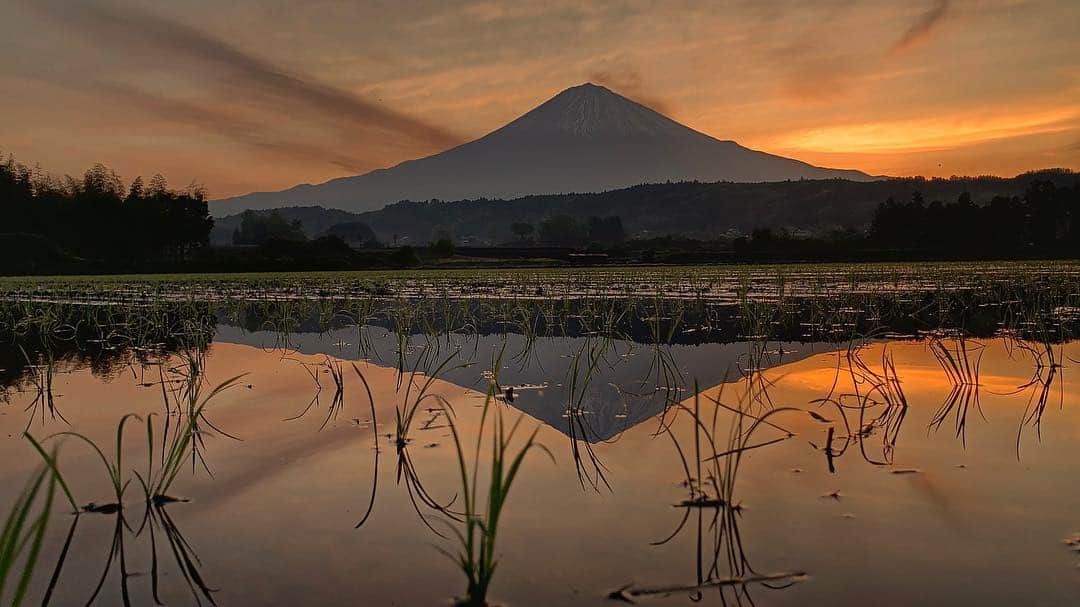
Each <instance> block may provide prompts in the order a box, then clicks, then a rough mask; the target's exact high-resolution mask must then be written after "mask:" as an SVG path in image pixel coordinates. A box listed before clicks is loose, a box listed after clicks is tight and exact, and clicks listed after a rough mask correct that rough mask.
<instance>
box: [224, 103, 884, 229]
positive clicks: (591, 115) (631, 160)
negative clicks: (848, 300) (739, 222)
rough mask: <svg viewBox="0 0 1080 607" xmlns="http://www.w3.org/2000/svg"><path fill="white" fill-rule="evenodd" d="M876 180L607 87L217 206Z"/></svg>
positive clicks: (371, 203)
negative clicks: (448, 140)
mask: <svg viewBox="0 0 1080 607" xmlns="http://www.w3.org/2000/svg"><path fill="white" fill-rule="evenodd" d="M804 178H805V179H828V178H843V179H851V180H859V181H865V180H870V179H872V178H871V177H870V176H868V175H866V174H865V173H862V172H859V171H849V170H835V169H824V168H819V167H815V166H812V165H810V164H807V163H805V162H801V161H798V160H792V159H790V158H784V157H781V156H775V155H772V154H766V153H764V152H759V151H756V150H751V149H748V148H745V147H742V146H740V145H739V144H737V143H735V142H734V141H721V140H718V139H714V138H712V137H709V136H708V135H705V134H704V133H700V132H698V131H695V130H693V129H690V128H687V127H685V126H683V125H681V124H679V123H678V122H675V121H674V120H671V119H670V118H667V117H666V116H663V115H662V114H659V113H657V112H655V111H653V110H651V109H649V108H647V107H645V106H643V105H640V104H638V103H635V102H633V101H631V100H629V99H627V98H625V97H622V96H620V95H618V94H616V93H614V92H612V91H610V90H608V89H606V88H604V87H601V86H596V85H593V84H583V85H581V86H576V87H573V88H570V89H567V90H565V91H563V92H561V93H559V94H558V95H556V96H555V97H553V98H551V99H550V100H548V101H546V102H545V103H543V104H541V105H540V106H539V107H537V108H535V109H533V110H532V111H530V112H528V113H527V114H525V115H523V116H521V117H520V118H518V119H516V120H514V121H513V122H511V123H509V124H507V125H506V126H504V127H502V128H500V129H498V130H496V131H493V132H492V133H489V134H488V135H485V136H484V137H481V138H480V139H477V140H475V141H472V142H470V143H466V144H464V145H460V146H458V147H455V148H452V149H450V150H447V151H445V152H442V153H439V154H435V155H433V156H428V157H426V158H422V159H419V160H411V161H408V162H403V163H401V164H399V165H397V166H395V167H392V168H389V169H379V170H377V171H372V172H370V173H366V174H364V175H358V176H355V177H344V178H340V179H334V180H332V181H328V182H326V183H323V184H320V185H310V184H305V185H300V186H296V187H294V188H291V189H288V190H285V191H282V192H260V193H254V194H248V195H245V196H239V197H236V198H230V199H225V200H220V201H216V202H214V203H212V204H211V211H212V213H213V214H214V215H215V216H224V215H229V214H232V213H237V212H240V211H242V210H244V209H262V208H278V207H284V206H298V205H322V206H325V207H333V208H339V209H346V210H349V211H368V210H374V209H378V208H381V207H383V206H384V205H386V204H389V203H393V202H397V201H399V200H428V199H431V198H439V199H442V200H460V199H469V198H515V197H520V196H526V195H529V194H557V193H569V192H601V191H605V190H610V189H615V188H620V187H626V186H630V185H636V184H641V183H657V182H665V181H688V180H697V181H737V182H763V181H784V180H789V179H804Z"/></svg>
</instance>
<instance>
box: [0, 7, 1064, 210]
mask: <svg viewBox="0 0 1080 607" xmlns="http://www.w3.org/2000/svg"><path fill="white" fill-rule="evenodd" d="M1078 22H1080V4H1077V3H1076V2H1073V1H1070V0H1044V1H1033V2H1016V1H1014V0H987V1H982V2H976V1H974V0H971V1H963V0H954V1H948V0H920V1H919V2H911V3H896V2H885V1H875V2H865V3H857V4H852V3H847V2H834V1H827V2H820V3H812V4H802V3H793V4H792V5H790V6H785V7H784V8H783V9H781V8H780V7H778V6H774V3H764V4H763V3H758V2H728V3H722V4H721V5H719V6H715V7H707V8H706V7H703V6H699V5H696V4H687V5H670V4H665V5H663V6H662V7H657V6H654V5H653V4H652V3H647V2H638V1H631V2H620V3H608V2H568V1H561V0H560V1H555V2H548V3H544V4H543V5H542V6H537V5H529V4H523V3H498V2H474V1H455V2H449V3H440V4H433V5H416V6H413V5H409V6H401V5H400V4H399V3H390V4H386V5H367V4H363V3H318V4H315V5H310V4H308V3H301V2H292V1H289V2H280V3H275V4H274V5H273V7H272V8H271V7H269V6H267V5H265V4H264V3H256V2H252V1H241V2H234V3H230V4H229V6H228V8H222V7H221V6H220V5H219V4H218V3H214V2H209V1H207V0H197V1H194V2H186V3H183V4H182V5H174V4H168V3H162V2H153V1H150V0H130V1H124V2H121V1H119V0H116V1H108V2H97V3H93V6H90V5H87V4H86V3H81V2H66V1H64V0H45V1H33V2H31V1H29V0H17V1H16V2H14V3H13V5H12V6H10V7H8V8H7V9H6V10H5V19H4V20H3V22H2V23H0V39H2V40H3V43H2V44H4V45H6V48H5V51H6V52H4V53H3V54H0V86H2V87H3V90H4V91H5V95H4V96H3V98H2V99H0V112H2V113H3V115H4V116H5V119H4V120H3V121H2V122H0V150H2V151H3V152H4V153H14V154H16V155H17V156H19V157H24V158H34V159H40V160H41V161H42V163H43V164H45V165H46V166H44V168H45V169H48V170H51V171H55V172H58V173H64V172H68V173H79V172H81V171H82V170H83V169H85V167H86V166H88V165H89V164H91V163H92V162H96V161H102V162H104V163H106V164H107V165H109V166H111V167H114V168H115V169H116V170H117V171H118V172H119V173H120V174H121V175H122V176H124V177H126V178H129V179H130V178H132V177H134V176H135V175H138V174H145V173H152V172H155V171H156V170H163V171H164V172H165V173H166V174H167V176H168V177H169V178H170V180H171V181H172V182H174V183H186V182H188V181H190V180H192V179H197V180H199V181H201V182H204V183H205V184H206V185H207V186H208V187H209V189H210V194H211V196H212V197H216V196H227V195H232V194H239V193H244V192H247V191H252V190H269V189H276V188H281V187H287V186H290V185H294V184H296V183H305V182H308V183H316V182H321V181H325V180H327V179H330V178H333V177H339V176H344V175H352V174H357V173H360V172H364V171H368V170H371V169H375V168H380V167H385V166H390V165H393V164H396V163H398V162H401V161H404V160H408V159H412V158H417V157H421V156H425V155H428V154H431V153H434V152H438V151H440V150H443V149H446V148H448V147H451V146H453V145H455V144H457V143H462V142H465V141H468V140H471V139H473V138H476V137H478V136H481V135H483V134H485V133H487V132H489V131H491V130H493V129H495V128H498V127H499V126H501V125H503V124H505V123H506V122H507V121H509V120H511V119H513V118H515V117H517V116H519V115H521V114H523V113H525V112H526V111H528V110H529V109H531V108H532V107H534V106H535V105H536V104H538V103H540V102H542V101H544V100H545V99H547V98H549V97H551V96H552V95H553V94H555V93H557V92H558V91H560V90H562V89H564V88H566V87H569V86H573V85H576V84H579V83H581V82H585V81H594V82H597V83H600V84H604V85H606V86H608V87H609V88H611V89H613V90H615V91H618V92H620V93H622V94H624V95H626V96H628V97H631V98H634V99H637V100H638V101H640V102H642V103H644V104H646V105H649V106H651V107H653V108H655V109H657V110H658V111H661V112H663V113H665V114H667V115H669V116H671V117H672V118H674V119H676V120H679V121H681V122H683V123H685V124H687V125H689V126H691V127H693V128H695V129H698V130H700V131H702V132H705V133H707V134H709V135H712V136H714V137H716V138H719V139H732V140H735V141H738V142H739V143H742V144H743V145H747V146H749V147H753V148H756V149H762V150H765V151H769V152H775V153H779V154H785V155H788V156H793V157H795V158H799V159H802V160H806V161H809V162H813V163H817V164H822V165H825V166H834V167H838V168H855V169H861V170H864V171H866V172H869V173H872V174H889V175H913V174H923V175H928V176H929V175H951V174H964V173H974V174H985V173H993V174H1002V175H1013V174H1016V173H1019V172H1022V171H1027V170H1032V169H1038V168H1044V167H1048V166H1059V167H1066V168H1073V169H1076V168H1080V106H1078V105H1077V103H1076V99H1077V98H1080V60H1078V59H1077V58H1078V57H1080V41H1078V37H1077V36H1076V31H1075V24H1076V23H1078ZM91 117H92V118H91Z"/></svg>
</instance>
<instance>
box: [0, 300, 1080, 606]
mask: <svg viewBox="0 0 1080 607" xmlns="http://www.w3.org/2000/svg"><path fill="white" fill-rule="evenodd" d="M684 341H685V340H684ZM197 358H198V360H199V364H200V365H201V378H200V382H201V383H202V384H203V385H204V386H205V390H204V392H203V393H204V394H205V393H208V392H209V390H210V389H212V388H213V387H215V386H217V385H218V384H220V383H222V382H224V381H226V380H228V379H230V378H233V377H236V376H241V377H240V379H238V380H237V381H236V382H235V383H234V384H233V385H231V387H229V388H228V389H226V390H224V391H223V392H221V393H220V394H217V395H216V396H214V397H213V398H212V399H211V400H210V401H209V402H208V404H207V407H206V409H205V421H206V423H205V424H203V425H202V426H201V427H200V430H199V433H198V440H197V444H198V455H197V456H191V455H189V456H188V457H187V458H186V459H185V462H184V465H183V467H182V468H183V470H182V472H180V473H179V475H178V476H177V478H176V481H175V483H173V484H172V485H171V486H170V487H169V490H168V495H169V497H171V498H177V499H178V500H182V501H175V502H174V501H169V502H168V503H164V502H163V503H160V504H156V505H155V506H154V507H151V508H147V507H146V506H145V505H144V503H143V501H142V493H141V492H140V490H139V488H138V486H137V485H138V483H139V481H138V479H137V478H136V477H135V476H134V473H135V472H139V471H142V470H144V469H145V468H146V466H147V452H148V444H147V443H148V438H147V434H146V430H145V425H144V424H143V423H142V422H143V420H145V419H147V418H148V417H150V418H151V419H154V420H155V423H156V425H155V428H156V429H157V432H158V434H156V435H155V438H152V439H151V443H150V444H151V445H152V446H153V451H154V452H155V453H158V452H159V449H161V446H160V442H161V436H162V435H161V429H162V428H163V424H164V421H165V419H166V418H169V417H171V418H174V419H175V418H176V417H177V416H176V414H175V413H173V414H171V415H169V414H167V413H166V410H165V405H164V404H163V403H164V402H165V401H167V400H168V399H169V398H171V397H170V396H169V394H172V391H173V390H175V389H177V386H178V385H180V384H182V379H181V378H182V377H183V376H182V371H181V370H182V369H183V368H184V366H185V365H187V364H189V359H188V358H185V355H184V354H183V353H180V352H175V351H172V352H168V351H166V352H157V353H147V354H146V355H145V356H140V355H137V354H136V355H132V356H129V357H126V358H123V359H122V361H121V362H117V361H113V362H112V363H110V364H101V363H99V364H95V363H94V359H93V357H81V356H63V357H62V356H58V357H57V358H56V359H55V360H53V362H52V363H51V364H50V365H49V366H50V367H51V368H50V370H49V373H48V378H49V380H50V381H49V390H48V392H51V399H50V398H43V393H42V390H40V389H39V386H40V385H42V383H44V380H41V382H40V383H39V380H38V379H36V378H44V377H46V376H45V374H44V372H43V371H40V370H38V371H35V367H33V366H28V367H27V369H26V370H23V371H21V372H23V373H26V374H29V377H27V376H24V377H23V378H22V379H20V380H19V381H15V382H11V383H9V385H8V388H7V390H6V392H5V393H4V395H5V396H4V398H5V400H6V402H4V403H2V404H0V461H2V462H4V464H3V466H0V504H4V505H6V504H10V503H13V501H14V500H15V497H16V496H17V494H18V492H19V490H20V489H21V488H22V487H23V485H24V482H25V479H26V478H28V477H29V475H30V474H31V473H32V472H33V471H34V470H36V469H38V468H40V466H41V458H40V457H39V456H38V455H37V454H36V453H35V452H34V450H33V448H32V447H31V445H30V444H29V441H27V440H26V439H25V438H24V437H23V432H24V431H28V432H29V433H30V434H32V435H33V436H34V437H36V438H38V439H39V440H44V441H45V443H44V444H45V445H46V446H53V445H58V446H59V466H60V469H61V471H62V473H63V475H64V477H65V479H66V480H67V482H68V483H69V485H70V488H71V491H72V493H73V495H74V496H75V498H76V500H77V502H78V504H79V505H80V506H84V505H86V504H89V503H93V504H95V505H98V506H101V505H107V504H110V503H111V502H113V501H115V499H114V497H113V496H114V493H113V489H112V487H111V485H110V483H109V475H108V472H107V471H106V469H105V467H104V466H103V464H102V461H101V460H100V459H99V458H98V455H97V454H96V453H95V452H94V451H93V449H92V448H91V447H90V446H89V445H88V444H87V443H85V442H84V441H82V440H81V439H79V438H76V437H74V436H57V437H54V438H49V439H46V437H48V436H50V435H53V434H55V433H58V432H64V431H69V430H70V431H74V432H78V433H80V434H82V435H84V436H85V437H86V438H88V439H90V440H91V441H93V442H95V443H96V444H98V445H101V448H102V450H103V451H104V453H105V456H106V459H109V460H110V461H113V457H114V454H115V451H116V445H115V441H116V430H117V425H118V423H119V422H120V420H121V418H122V417H123V416H124V415H126V414H130V413H135V414H138V415H139V416H140V419H139V420H129V426H128V428H127V431H126V433H125V435H124V440H123V443H122V445H121V451H122V453H123V460H122V464H121V465H120V466H119V467H118V469H119V471H120V474H121V475H122V476H123V478H127V479H131V480H130V482H131V483H132V484H131V485H129V487H128V490H127V491H126V492H125V498H124V502H125V503H124V508H123V510H121V511H119V512H116V511H113V510H114V509H111V508H104V510H105V511H104V512H85V513H83V514H81V515H80V516H77V517H76V516H74V515H72V514H71V510H72V509H71V507H70V506H69V505H68V504H67V503H66V502H65V501H64V500H58V501H57V502H56V503H55V504H54V507H53V509H54V511H55V516H54V517H53V518H52V519H51V520H50V524H49V531H48V534H47V538H46V541H45V543H44V547H43V550H42V554H41V556H40V559H39V563H40V564H39V566H38V569H37V571H36V573H35V576H34V580H33V587H32V591H31V592H30V596H31V597H42V596H46V597H47V602H48V603H49V604H53V605H83V604H87V603H88V602H89V601H93V602H94V604H99V605H119V604H131V605H148V604H153V602H154V601H155V600H157V601H159V602H161V603H164V604H168V605H188V604H218V605H241V606H243V605H252V606H253V605H340V604H356V605H448V604H451V603H452V602H453V601H454V600H455V598H458V597H462V596H463V595H464V594H465V592H466V576H465V573H464V572H463V571H462V569H461V567H459V565H458V564H457V563H455V562H454V561H453V560H451V559H450V558H448V556H447V555H446V554H444V553H443V551H448V552H450V553H451V554H456V553H457V551H458V550H459V549H460V544H459V542H458V541H457V539H456V536H455V533H456V530H461V529H462V528H463V523H462V519H463V518H464V517H463V516H462V512H463V507H464V504H463V502H464V493H465V490H464V489H463V487H462V481H461V467H460V466H459V460H458V451H457V449H456V447H455V446H456V443H455V440H454V435H453V433H452V432H451V430H452V427H451V424H453V429H456V431H457V433H458V435H459V436H460V437H461V443H462V444H463V447H464V449H463V450H464V453H465V457H466V460H467V467H471V466H472V463H473V459H474V457H475V449H476V437H477V435H478V434H479V433H480V429H481V416H482V415H483V414H484V412H485V411H486V412H487V415H486V417H484V426H483V427H484V431H485V435H484V436H485V437H489V436H490V431H491V428H492V421H493V420H494V419H495V418H496V417H500V418H501V419H502V420H504V421H505V422H506V424H507V426H510V425H512V424H513V423H514V422H516V421H518V420H519V419H520V420H521V424H522V425H521V427H520V428H519V429H518V433H517V434H516V435H515V437H514V439H513V441H511V449H510V450H511V453H512V454H513V453H516V449H517V448H518V447H520V445H521V444H522V443H523V441H524V439H525V438H527V437H528V435H529V434H530V433H531V432H533V431H534V430H536V438H535V440H536V442H537V443H538V444H539V445H542V448H534V449H532V450H530V451H529V452H528V453H527V454H526V456H525V459H524V463H523V464H522V468H521V470H520V472H519V474H518V475H517V476H516V478H515V480H514V481H513V483H512V486H511V488H510V490H509V494H508V499H507V502H506V506H505V510H504V511H503V513H502V517H501V519H500V521H499V524H498V535H497V543H496V556H497V558H498V566H497V569H496V573H495V575H494V577H493V581H492V586H491V589H490V592H489V594H488V599H489V601H490V602H492V603H493V604H503V605H511V606H513V605H608V604H622V603H625V602H627V601H631V602H634V603H646V604H657V605H677V604H686V603H692V602H702V603H706V604H716V605H721V604H756V605H808V604H823V605H824V604H828V605H854V604H875V605H913V604H948V605H990V604H1024V605H1065V604H1075V603H1076V602H1077V601H1078V600H1080V552H1078V551H1077V537H1078V536H1077V534H1078V533H1080V483H1077V479H1078V478H1080V402H1078V401H1080V385H1078V384H1077V382H1076V378H1075V373H1076V371H1075V369H1076V368H1077V365H1078V363H1077V362H1076V361H1077V360H1080V344H1078V343H1077V342H1075V341H1069V340H1067V339H1066V340H1051V341H1046V342H1039V341H1038V340H1031V339H1026V340H1020V339H1017V338H1015V337H1012V336H1008V335H987V336H981V337H966V338H964V339H963V340H960V339H957V338H956V337H955V336H948V335H946V336H934V335H921V336H915V337H908V338H898V337H892V338H888V337H878V338H876V339H854V340H847V341H843V342H840V341H834V342H830V343H823V342H818V343H814V342H801V341H799V340H797V339H793V338H790V337H786V338H783V339H776V340H752V341H747V340H741V341H740V340H738V339H735V340H728V341H726V342H725V341H723V340H701V343H681V344H679V343H667V344H664V345H656V344H650V343H643V340H634V339H629V338H623V339H619V338H610V337H603V336H599V335H590V334H588V333H585V334H576V335H546V336H528V335H522V334H520V333H513V332H501V333H500V332H491V333H487V334H480V333H476V334H472V335H459V334H454V333H446V334H442V335H428V336H425V335H419V336H416V335H413V336H407V338H403V336H401V335H398V334H396V333H394V332H393V331H392V330H391V329H388V328H384V327H380V326H376V325H370V324H369V325H363V324H362V325H361V326H360V327H359V328H358V327H356V326H345V327H336V328H331V329H330V330H321V331H311V332H304V331H295V332H292V333H291V334H289V335H287V336H284V337H283V336H282V335H281V333H280V332H277V331H272V330H259V329H258V327H257V326H255V327H252V326H248V327H246V328H245V327H243V326H242V323H237V322H232V321H227V320H223V319H221V318H219V319H218V320H217V321H216V323H215V326H214V327H213V340H212V342H211V343H209V345H206V346H205V347H204V348H203V349H202V351H201V352H200V353H199V354H198V355H197ZM354 365H355V369H354V368H353V367H354ZM414 369H415V370H416V371H415V373H414V372H413V370H414ZM339 373H340V376H338V374H339ZM361 376H362V378H363V380H362V379H361ZM433 376H434V377H433ZM335 377H340V379H339V380H336V379H335ZM429 378H431V379H432V381H431V384H430V386H428V388H427V389H426V390H425V391H424V392H423V393H424V394H425V395H426V398H425V399H423V401H422V402H421V403H420V404H419V406H417V407H416V413H415V417H414V419H413V420H412V421H411V424H410V426H409V431H408V439H407V441H406V442H405V443H404V444H400V445H399V444H398V442H397V440H396V434H397V422H396V421H395V420H396V419H397V416H399V415H400V412H401V411H403V410H405V411H407V410H408V409H409V408H410V406H411V405H412V404H413V403H415V402H416V401H417V395H418V394H419V393H420V391H421V389H422V387H423V386H424V384H425V383H426V382H427V381H428V380H429ZM338 381H340V389H339V388H338ZM365 382H366V384H365ZM410 385H411V386H412V387H411V388H410ZM493 385H494V387H492V386H493ZM695 386H696V388H697V389H696V390H695ZM163 388H164V390H163ZM489 388H490V391H491V393H492V394H493V395H494V397H493V398H489V396H488V393H489ZM368 390H370V395H371V398H370V400H369V397H368ZM485 402H487V403H488V404H489V406H488V407H487V408H485ZM151 414H153V415H151ZM751 430H752V431H751ZM155 441H156V442H155ZM489 441H490V438H485V440H484V442H482V443H481V446H480V458H479V466H478V467H477V472H476V475H477V476H478V477H479V478H480V482H479V486H480V495H481V501H483V500H484V499H485V498H486V495H487V491H488V489H487V484H486V479H487V476H486V475H487V474H488V470H490V459H489V458H490V457H491V444H490V442H489ZM150 474H152V472H147V473H146V474H145V475H143V476H148V475H150ZM4 508H5V510H6V506H5V507H4ZM98 509H99V510H100V509H101V508H98ZM361 523H362V524H361ZM358 525H359V526H358ZM36 601H37V598H32V599H30V601H29V603H28V604H35V603H36Z"/></svg>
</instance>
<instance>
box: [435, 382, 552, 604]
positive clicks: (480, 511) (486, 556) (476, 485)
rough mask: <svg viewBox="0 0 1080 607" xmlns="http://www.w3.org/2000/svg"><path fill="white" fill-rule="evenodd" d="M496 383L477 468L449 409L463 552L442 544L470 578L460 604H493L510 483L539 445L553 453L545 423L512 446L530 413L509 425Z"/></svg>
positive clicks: (484, 416) (480, 433)
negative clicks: (542, 434) (484, 461)
mask: <svg viewBox="0 0 1080 607" xmlns="http://www.w3.org/2000/svg"><path fill="white" fill-rule="evenodd" d="M496 385H497V383H496V382H494V381H493V382H492V383H491V385H490V387H489V388H488V394H487V397H486V398H485V399H484V406H483V409H482V411H481V414H480V427H479V428H478V430H477V433H476V445H475V453H474V455H473V458H472V462H471V464H472V465H471V469H470V465H469V461H468V459H469V458H468V456H467V455H466V453H465V452H466V447H465V445H464V444H463V439H462V436H461V434H460V433H459V431H458V428H457V424H456V423H455V422H454V420H453V416H452V414H451V413H450V411H449V410H448V411H447V418H448V419H449V420H450V431H451V433H452V436H453V439H454V448H455V450H456V453H457V460H458V469H459V472H460V475H461V478H460V480H461V489H462V495H463V496H464V511H463V512H462V514H463V516H462V520H461V522H460V523H459V525H458V526H454V525H452V526H451V527H450V528H451V530H452V531H453V533H454V535H455V537H456V538H457V540H458V543H459V547H458V551H457V554H456V555H455V554H451V553H450V552H449V551H446V550H442V549H441V548H440V550H441V551H442V552H443V553H444V554H446V555H447V556H448V557H450V559H451V560H453V561H454V562H456V563H457V565H458V567H460V568H461V571H462V573H464V574H465V577H466V579H467V581H468V585H467V588H466V593H465V597H464V598H462V599H460V600H459V601H458V605H461V606H470V607H473V606H482V605H487V595H488V590H489V588H490V586H491V581H492V578H493V577H494V575H495V570H496V568H497V566H498V558H497V555H496V540H497V538H498V530H499V522H500V517H501V515H502V513H503V508H504V507H505V506H506V502H507V498H508V497H509V495H510V488H511V487H512V486H513V484H514V480H515V479H516V478H517V475H518V472H519V471H520V469H521V464H522V462H524V461H525V456H526V455H527V454H528V453H529V451H532V450H533V449H541V450H543V451H544V452H546V453H547V454H548V455H549V456H551V452H550V451H548V450H547V448H546V447H544V446H543V445H542V444H540V443H538V442H536V435H537V433H538V432H539V427H537V428H536V429H535V430H533V432H532V433H531V434H530V435H529V436H528V438H527V439H525V441H524V443H523V444H522V445H521V446H520V447H518V448H516V449H512V448H511V441H513V439H514V435H515V434H516V433H517V430H518V428H519V427H520V426H521V422H522V420H523V419H524V418H525V415H524V414H521V415H519V416H518V418H517V421H515V422H514V424H513V425H512V426H511V427H510V428H509V430H508V429H507V427H506V423H505V421H504V420H503V415H502V410H501V409H500V408H499V407H498V405H497V404H496V405H495V411H494V413H493V412H492V403H494V402H495V386H496ZM489 430H490V432H489ZM486 434H490V445H491V456H490V459H489V460H488V461H489V464H490V470H489V471H488V472H489V483H488V486H487V492H486V495H484V494H482V493H481V490H480V484H481V483H480V477H479V472H480V470H479V468H480V460H481V458H482V457H483V453H482V452H483V443H484V439H485V435H486ZM552 459H554V458H552ZM459 526H460V528H458V527H459Z"/></svg>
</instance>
